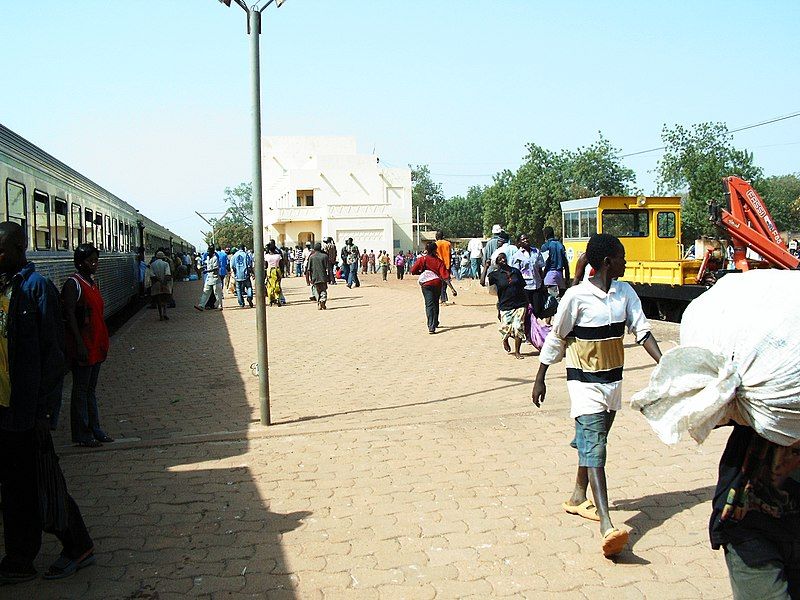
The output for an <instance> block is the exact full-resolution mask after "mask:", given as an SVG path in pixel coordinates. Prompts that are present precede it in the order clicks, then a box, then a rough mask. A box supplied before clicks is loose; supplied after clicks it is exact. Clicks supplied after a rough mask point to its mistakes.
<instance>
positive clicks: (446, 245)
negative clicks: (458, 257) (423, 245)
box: [436, 231, 453, 304]
mask: <svg viewBox="0 0 800 600" xmlns="http://www.w3.org/2000/svg"><path fill="white" fill-rule="evenodd" d="M452 249H453V246H452V244H451V243H450V242H448V241H447V240H446V239H444V232H443V231H437V232H436V254H437V255H438V256H439V258H440V259H441V260H442V262H443V263H444V266H445V268H447V281H450V259H451V256H452ZM439 301H440V302H441V303H442V304H447V282H445V285H442V295H441V297H440V298H439Z"/></svg>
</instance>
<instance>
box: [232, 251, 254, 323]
mask: <svg viewBox="0 0 800 600" xmlns="http://www.w3.org/2000/svg"><path fill="white" fill-rule="evenodd" d="M231 271H233V277H234V279H235V281H236V300H238V301H239V308H244V298H245V295H246V296H247V304H248V305H249V306H250V308H253V284H252V283H251V282H250V275H252V273H253V259H252V258H250V255H249V254H248V253H247V248H246V247H245V245H244V244H242V247H241V249H239V251H237V252H236V254H234V255H233V258H231Z"/></svg>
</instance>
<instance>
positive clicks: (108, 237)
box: [103, 215, 114, 252]
mask: <svg viewBox="0 0 800 600" xmlns="http://www.w3.org/2000/svg"><path fill="white" fill-rule="evenodd" d="M103 227H104V228H105V233H106V252H111V251H113V250H114V245H113V244H112V243H111V237H112V233H113V232H112V231H111V217H109V216H108V215H106V220H105V223H104V224H103Z"/></svg>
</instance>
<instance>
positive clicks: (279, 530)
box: [0, 276, 730, 600]
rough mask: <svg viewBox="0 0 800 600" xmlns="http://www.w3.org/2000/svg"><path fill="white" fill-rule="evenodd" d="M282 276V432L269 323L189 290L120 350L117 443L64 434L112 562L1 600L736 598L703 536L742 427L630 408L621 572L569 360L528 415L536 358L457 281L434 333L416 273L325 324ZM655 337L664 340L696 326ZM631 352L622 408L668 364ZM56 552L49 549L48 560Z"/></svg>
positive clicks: (110, 418) (344, 295)
mask: <svg viewBox="0 0 800 600" xmlns="http://www.w3.org/2000/svg"><path fill="white" fill-rule="evenodd" d="M285 284H286V285H285V287H286V295H287V299H288V300H289V305H287V306H285V307H282V308H279V309H274V308H273V309H270V311H269V316H268V319H269V343H270V347H269V351H270V378H271V389H272V412H273V420H274V422H276V425H275V426H273V427H270V428H264V427H262V426H261V425H260V424H259V423H258V422H257V421H258V399H257V379H256V377H255V376H254V374H253V369H252V368H251V365H252V364H253V363H254V361H255V350H254V335H255V331H254V320H255V318H254V317H255V315H254V311H250V310H247V309H245V310H240V309H238V308H233V307H232V306H233V305H232V304H231V302H230V301H227V302H226V306H227V308H226V310H224V311H223V312H221V313H220V312H208V313H203V314H201V313H197V312H196V311H194V310H193V309H192V308H191V306H192V304H193V302H194V301H195V300H196V296H197V295H198V294H199V287H198V286H197V285H196V284H181V285H179V286H177V289H176V298H177V301H178V304H179V308H177V309H176V310H174V311H172V312H171V313H170V315H171V320H170V321H169V322H168V323H160V322H158V321H157V318H156V315H155V314H154V312H153V311H149V310H145V311H142V312H141V313H139V314H138V315H136V316H135V317H134V318H133V319H132V320H131V321H130V322H129V323H128V324H127V325H126V326H124V327H123V328H122V329H121V330H120V331H119V332H118V333H117V334H116V335H115V336H114V338H113V340H112V349H111V355H110V358H109V360H108V361H107V363H106V364H105V365H104V366H103V370H102V372H101V378H100V379H101V382H100V388H99V394H98V396H99V398H100V402H101V414H102V420H103V424H104V426H105V428H106V430H107V431H108V432H109V433H110V434H111V435H112V436H115V437H117V438H118V440H119V441H118V442H116V443H114V444H109V445H106V446H104V447H103V448H102V449H100V450H96V451H93V450H85V449H78V448H72V447H71V446H70V445H69V431H68V429H69V423H68V421H69V419H68V412H69V405H68V400H67V401H65V406H64V410H63V416H62V423H61V425H60V427H59V431H58V432H57V434H56V444H57V446H58V447H59V451H60V453H61V456H62V465H63V467H64V471H65V473H66V476H67V481H68V483H69V486H70V490H71V492H72V493H73V495H74V496H75V498H76V500H77V502H78V504H79V505H80V506H81V508H82V510H83V513H84V517H85V519H86V522H87V524H88V525H89V527H90V531H91V533H92V535H93V537H94V539H95V542H96V545H97V551H98V564H97V565H96V566H93V567H90V568H88V569H86V570H83V571H81V572H79V573H78V574H77V575H76V576H74V577H72V578H70V579H68V580H65V581H62V582H44V581H41V580H39V581H36V582H32V583H29V584H24V585H21V586H17V587H16V588H14V589H13V590H12V589H11V588H0V597H9V598H11V597H14V598H17V597H19V598H37V599H38V598H41V599H50V598H98V599H99V598H102V599H106V598H110V599H120V600H127V599H135V598H141V599H164V598H183V597H192V598H248V597H253V598H265V597H266V598H276V599H280V598H287V599H288V598H292V599H294V598H297V599H306V598H308V599H317V598H413V599H417V598H420V599H424V598H492V597H516V598H592V599H596V598H612V597H613V598H726V597H729V596H730V588H729V585H728V582H727V576H726V571H725V567H724V562H723V558H722V556H721V554H720V553H716V552H713V551H712V550H711V549H710V547H709V545H708V541H707V533H706V525H707V520H708V516H709V512H710V502H709V500H710V497H711V493H712V486H713V483H714V481H715V475H716V463H717V461H718V457H719V455H720V453H721V449H722V447H723V445H724V439H725V432H715V433H714V434H712V436H711V438H710V440H709V441H707V442H706V444H705V445H704V446H702V447H697V446H696V445H694V443H693V442H691V443H689V442H687V443H684V444H680V445H678V446H676V447H667V446H665V445H663V444H661V443H660V442H659V441H658V440H657V439H656V437H655V435H654V434H653V433H652V432H651V431H650V429H649V427H648V426H647V424H646V423H645V422H644V420H643V418H642V417H641V416H640V415H638V414H637V413H635V412H633V411H630V410H623V411H622V412H621V413H620V415H619V416H618V418H617V421H616V423H615V426H614V431H613V432H612V439H611V444H610V449H609V464H608V472H609V493H610V497H611V502H612V511H613V513H612V517H613V519H614V521H615V524H617V525H618V526H627V527H630V528H632V534H631V540H632V544H631V548H630V550H629V551H627V552H625V553H624V554H622V555H621V556H620V557H618V558H617V559H616V560H614V561H610V560H606V559H604V558H603V556H602V555H601V553H600V550H599V546H600V536H599V532H598V530H597V527H596V524H594V523H590V522H588V521H585V520H583V519H580V518H579V517H574V516H570V515H567V514H565V513H564V512H563V511H562V509H561V502H562V501H563V500H565V499H566V497H567V496H568V495H569V493H570V492H571V489H572V485H573V481H574V470H575V459H576V457H575V454H574V451H573V450H572V449H571V448H569V446H568V444H569V441H570V439H571V433H572V425H571V422H570V420H569V417H568V405H569V401H568V398H567V395H566V385H565V380H564V370H563V366H557V367H554V368H553V369H551V373H550V375H549V377H548V387H549V390H548V393H549V395H548V398H547V402H546V404H545V406H544V408H542V409H541V410H537V409H535V408H534V407H532V406H531V404H530V399H529V397H530V388H531V383H532V380H533V375H534V373H535V370H536V368H537V367H538V361H537V359H536V358H535V357H534V356H532V355H529V356H527V357H526V360H522V361H516V360H513V359H512V358H509V357H507V356H505V355H504V354H503V352H502V350H501V348H500V340H499V335H498V333H497V331H496V325H495V323H496V320H495V315H494V309H493V306H492V305H493V301H494V299H493V298H492V297H490V296H488V295H486V294H485V293H484V292H483V290H481V289H479V287H477V286H476V285H475V284H474V283H473V282H471V281H466V282H463V283H460V284H457V287H458V288H459V289H460V290H461V293H460V294H459V296H458V298H457V299H456V302H457V304H455V305H453V306H447V307H444V308H443V309H442V318H441V321H442V324H443V326H444V328H443V329H442V331H441V333H440V334H438V335H436V336H429V335H428V334H427V330H426V328H425V323H424V311H423V306H422V297H421V294H420V293H419V290H418V285H417V284H416V282H415V281H414V280H406V281H403V282H397V281H394V280H393V281H390V282H389V283H383V282H381V281H380V277H379V276H367V277H365V278H364V285H363V286H362V287H361V288H358V289H353V290H348V289H347V288H346V287H345V286H343V285H339V286H337V287H335V288H332V289H331V300H330V301H329V307H330V310H328V311H327V312H322V311H317V310H316V307H315V305H314V304H313V303H310V302H306V301H305V300H306V298H307V288H305V286H303V285H301V284H300V280H296V279H290V280H288V281H287V282H285ZM234 305H235V303H234ZM656 333H657V337H658V339H659V340H660V341H662V347H668V346H669V344H670V343H671V342H670V341H669V340H675V339H676V337H677V328H676V327H675V326H673V325H669V324H660V323H659V324H656ZM627 353H628V356H627V363H628V369H627V370H626V397H628V396H629V395H630V394H631V393H632V392H633V391H635V390H636V389H639V388H641V387H643V386H644V383H645V381H646V379H647V377H648V376H649V373H650V369H651V366H650V363H649V362H648V361H649V359H648V358H647V356H646V354H645V353H644V351H643V350H641V349H640V348H638V347H636V346H635V345H630V346H629V347H628V350H627ZM68 387H69V385H68V384H67V386H66V388H67V390H68ZM57 552H58V546H57V543H56V542H55V540H54V539H53V538H52V537H51V536H45V543H44V546H43V550H42V553H41V555H40V557H39V560H38V563H37V567H38V568H40V569H41V570H43V569H44V568H46V565H47V564H49V562H50V561H51V560H53V558H54V556H55V554H56V553H57Z"/></svg>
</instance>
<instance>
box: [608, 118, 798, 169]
mask: <svg viewBox="0 0 800 600" xmlns="http://www.w3.org/2000/svg"><path fill="white" fill-rule="evenodd" d="M794 117H800V111H797V112H793V113H791V114H788V115H783V116H782V117H774V118H772V119H767V120H766V121H759V122H758V123H753V124H752V125H745V126H743V127H737V128H736V129H731V130H729V131H728V133H738V132H740V131H745V130H747V129H755V128H756V127H763V126H764V125H769V124H770V123H777V122H778V121H785V120H786V119H792V118H794ZM666 148H667V147H666V146H660V147H658V148H650V149H649V150H639V151H638V152H631V153H629V154H622V155H620V157H619V158H628V157H629V156H639V155H640V154H649V153H650V152H658V151H659V150H666Z"/></svg>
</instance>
